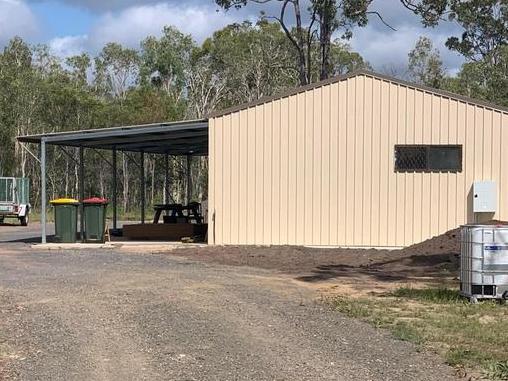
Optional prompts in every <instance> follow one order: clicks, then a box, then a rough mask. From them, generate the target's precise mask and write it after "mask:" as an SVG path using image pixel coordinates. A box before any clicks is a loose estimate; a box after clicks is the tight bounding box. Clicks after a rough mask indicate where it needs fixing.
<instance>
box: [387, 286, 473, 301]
mask: <svg viewBox="0 0 508 381" xmlns="http://www.w3.org/2000/svg"><path fill="white" fill-rule="evenodd" d="M391 296H394V297H396V298H409V299H414V300H423V301H427V302H434V303H452V302H459V303H463V302H464V298H463V297H462V296H460V294H459V291H458V290H452V289H449V288H422V289H418V288H411V287H401V288H399V289H397V290H395V291H394V292H393V293H392V294H391Z"/></svg>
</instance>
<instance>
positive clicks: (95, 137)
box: [17, 119, 208, 156]
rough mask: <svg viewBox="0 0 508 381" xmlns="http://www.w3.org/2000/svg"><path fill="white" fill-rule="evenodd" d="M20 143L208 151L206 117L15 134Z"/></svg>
mask: <svg viewBox="0 0 508 381" xmlns="http://www.w3.org/2000/svg"><path fill="white" fill-rule="evenodd" d="M17 139H18V141H19V142H22V143H36V144H40V143H41V141H42V140H44V141H45V142H46V143H47V144H53V145H60V146H70V147H85V148H95V149H113V148H116V149H117V150H119V151H130V152H147V153H160V154H163V153H168V154H170V155H189V154H190V155H196V156H198V155H208V121H207V120H206V119H200V120H189V121H179V122H168V123H154V124H144V125H135V126H123V127H112V128H101V129H94V130H81V131H68V132H56V133H48V134H40V135H27V136H19V137H17Z"/></svg>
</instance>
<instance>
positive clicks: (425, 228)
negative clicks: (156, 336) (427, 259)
mask: <svg viewBox="0 0 508 381" xmlns="http://www.w3.org/2000/svg"><path fill="white" fill-rule="evenodd" d="M507 147H508V110H507V109H506V108H502V107H498V106H495V105H490V104H487V103H484V102H481V101H477V100H473V99H469V98H464V97H461V96H458V95H455V94H450V93H447V92H443V91H439V90H435V89H431V88H425V87H421V86H418V85H414V84H411V83H406V82H403V81H400V80H398V79H395V78H389V77H386V76H382V75H378V74H374V73H370V72H364V71H362V72H356V73H353V74H350V75H347V76H342V77H336V78H332V79H330V80H327V81H323V82H319V83H317V84H313V85H309V86H307V87H302V88H299V89H296V90H294V91H291V92H289V93H286V94H282V95H280V96H276V97H270V98H266V99H261V100H259V101H258V102H255V103H251V104H247V105H244V106H240V107H236V108H233V109H230V110H226V111H224V112H221V113H217V114H214V115H212V116H211V117H210V119H209V159H210V169H209V205H208V208H209V216H210V218H209V220H210V221H209V233H208V240H209V243H211V244H220V245H222V244H228V245H236V244H260V245H265V244H273V245H286V244H289V245H318V246H382V247H400V246H407V245H411V244H413V243H416V242H420V241H423V240H425V239H427V238H430V237H432V236H436V235H438V234H441V233H443V232H445V231H447V230H449V229H452V228H455V227H457V226H458V225H461V224H464V223H467V222H473V221H474V220H475V219H476V220H481V219H491V218H496V219H501V220H507V219H508V149H507ZM482 180H492V181H494V182H495V186H496V187H497V195H496V196H495V197H496V201H497V207H496V211H495V213H480V214H475V213H473V209H472V197H473V196H472V185H473V183H474V182H475V181H482Z"/></svg>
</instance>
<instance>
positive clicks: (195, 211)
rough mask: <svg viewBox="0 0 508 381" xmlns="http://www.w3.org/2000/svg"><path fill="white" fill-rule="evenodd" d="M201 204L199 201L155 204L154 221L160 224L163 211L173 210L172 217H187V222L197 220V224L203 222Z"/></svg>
mask: <svg viewBox="0 0 508 381" xmlns="http://www.w3.org/2000/svg"><path fill="white" fill-rule="evenodd" d="M200 207H201V205H200V204H199V202H191V203H190V204H189V205H182V204H157V205H154V209H155V216H154V217H153V223H154V224H158V223H159V219H160V217H161V214H162V212H164V211H169V212H171V214H170V216H171V217H177V218H178V217H179V218H186V219H187V222H190V221H191V220H195V221H196V223H197V224H202V223H203V216H202V215H201V213H200Z"/></svg>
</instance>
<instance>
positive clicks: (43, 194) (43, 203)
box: [41, 138, 46, 243]
mask: <svg viewBox="0 0 508 381" xmlns="http://www.w3.org/2000/svg"><path fill="white" fill-rule="evenodd" d="M41 242H42V243H46V140H45V139H44V138H43V139H41Z"/></svg>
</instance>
